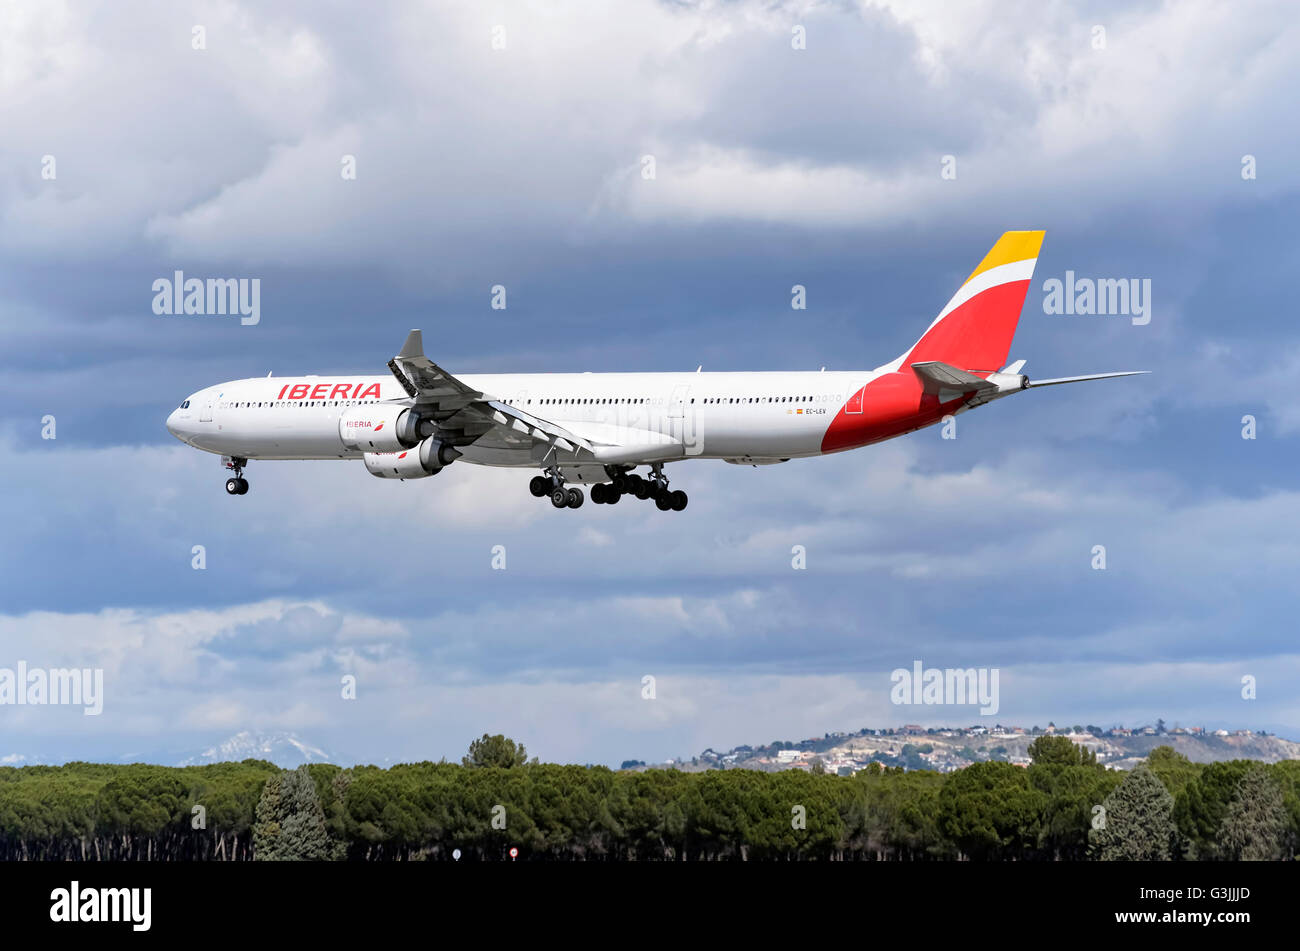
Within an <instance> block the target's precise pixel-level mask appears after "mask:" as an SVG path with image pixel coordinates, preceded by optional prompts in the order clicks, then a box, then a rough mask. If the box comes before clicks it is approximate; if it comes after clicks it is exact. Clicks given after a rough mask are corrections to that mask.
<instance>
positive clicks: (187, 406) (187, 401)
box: [181, 400, 190, 409]
mask: <svg viewBox="0 0 1300 951" xmlns="http://www.w3.org/2000/svg"><path fill="white" fill-rule="evenodd" d="M189 408H190V401H189V400H186V401H185V402H184V403H182V404H181V409H189Z"/></svg>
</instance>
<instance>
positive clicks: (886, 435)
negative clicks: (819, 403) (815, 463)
mask: <svg viewBox="0 0 1300 951" xmlns="http://www.w3.org/2000/svg"><path fill="white" fill-rule="evenodd" d="M964 400H965V397H964V396H962V397H959V398H957V399H955V400H949V401H948V402H946V403H940V402H939V397H937V396H934V395H932V394H927V393H926V392H925V390H924V388H923V387H922V385H921V381H920V379H919V378H918V377H917V375H916V374H915V373H913V372H912V371H911V370H910V369H906V370H902V371H900V372H898V373H886V374H885V375H884V376H881V377H877V378H876V379H874V380H872V381H871V382H870V383H868V384H867V385H866V386H864V387H863V388H862V389H860V390H859V391H858V392H857V393H854V394H853V396H851V397H850V398H849V400H848V402H847V403H845V404H844V406H842V407H840V411H839V412H838V413H837V414H836V415H835V418H834V419H833V420H831V424H830V426H829V427H828V428H827V430H826V435H825V436H823V437H822V452H839V451H840V450H843V449H856V448H857V447H859V446H869V445H871V444H872V443H873V442H880V441H881V440H884V439H892V438H893V437H894V436H901V435H903V433H910V432H911V431H912V430H914V429H921V428H922V427H924V426H929V425H930V424H931V423H937V422H938V421H939V420H941V419H943V417H944V416H945V415H946V414H948V413H951V412H952V411H953V410H955V409H957V408H958V407H960V406H961V404H962V402H963V401H964ZM859 401H861V405H862V412H860V413H850V412H848V410H849V408H850V407H853V408H855V409H856V408H857V406H858V403H859Z"/></svg>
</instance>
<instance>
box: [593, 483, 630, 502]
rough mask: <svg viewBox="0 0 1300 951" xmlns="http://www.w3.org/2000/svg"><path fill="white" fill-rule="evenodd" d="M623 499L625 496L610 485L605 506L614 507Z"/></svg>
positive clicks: (606, 489)
mask: <svg viewBox="0 0 1300 951" xmlns="http://www.w3.org/2000/svg"><path fill="white" fill-rule="evenodd" d="M592 494H593V495H594V494H595V492H594V490H593V492H592ZM622 497H623V494H622V493H621V492H619V491H618V489H616V488H614V487H613V486H612V485H609V486H606V487H605V504H606V505H614V504H615V503H617V502H618V500H619V499H621V498H622Z"/></svg>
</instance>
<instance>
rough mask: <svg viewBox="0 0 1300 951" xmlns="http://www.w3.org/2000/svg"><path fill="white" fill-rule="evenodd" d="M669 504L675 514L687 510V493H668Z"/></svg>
mask: <svg viewBox="0 0 1300 951" xmlns="http://www.w3.org/2000/svg"><path fill="white" fill-rule="evenodd" d="M668 504H669V505H670V506H672V510H673V511H674V512H680V511H681V510H682V509H684V508H686V493H685V492H683V491H682V490H681V489H677V490H676V491H675V492H669V493H668Z"/></svg>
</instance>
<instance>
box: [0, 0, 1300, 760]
mask: <svg viewBox="0 0 1300 951" xmlns="http://www.w3.org/2000/svg"><path fill="white" fill-rule="evenodd" d="M196 27H202V31H201V33H199V34H196V32H195V31H196ZM796 27H802V28H803V35H804V36H805V37H806V44H805V45H806V48H804V49H795V48H794V45H795V44H794V43H792V41H793V40H794V39H795V38H796V31H795V28H796ZM196 37H198V39H196ZM199 39H201V41H202V42H201V43H199ZM196 44H198V45H201V46H202V47H203V48H200V49H196V48H195V46H196ZM502 46H503V47H504V48H499V47H502ZM1298 79H1300V21H1298V20H1297V19H1296V17H1295V15H1294V9H1293V8H1292V7H1291V6H1290V5H1288V4H1283V3H1277V4H1271V3H1254V4H1250V5H1249V6H1247V5H1242V4H1216V3H1208V2H1195V0H1190V2H1185V3H1179V4H1174V5H1167V4H1161V3H1145V4H1136V5H1134V4H1130V3H1123V4H1119V3H1113V4H1112V3H1094V4H1077V3H1070V4H1067V3H1057V2H1048V3H1044V2H1041V0H1026V2H1022V3H1016V2H1008V0H998V2H992V0H990V2H970V3H963V4H959V5H953V4H950V3H945V2H940V0H935V2H925V0H920V2H906V3H904V2H858V3H851V2H839V3H830V2H811V0H809V2H798V3H793V2H792V3H780V2H772V0H764V2H761V3H760V2H754V3H750V2H698V3H697V2H686V0H677V2H670V0H659V2H653V0H624V2H620V3H618V4H611V3H606V2H601V0H589V2H564V0H553V2H547V3H542V2H536V3H523V2H520V3H513V2H469V0H465V2H460V3H428V4H418V3H391V4H387V3H385V4H373V5H369V6H367V7H366V8H365V9H362V8H358V7H357V6H356V5H351V4H346V5H345V4H342V3H337V4H331V3H317V2H305V0H304V2H296V3H295V2H289V3H281V4H277V5H276V6H275V8H274V10H271V9H268V8H267V7H266V6H265V5H263V4H252V3H237V2H224V3H170V2H161V0H160V2H157V3H148V2H125V3H123V2H111V3H110V2H104V3H94V2H77V3H67V4H61V3H56V2H46V0H42V2H23V0H18V2H12V3H7V4H5V5H4V6H3V7H0V128H3V134H0V449H2V450H3V454H2V455H0V460H2V461H0V468H2V473H3V477H4V491H3V493H2V494H0V525H3V527H4V542H5V544H4V545H3V548H2V549H0V667H14V666H15V665H16V664H17V663H18V662H19V661H26V662H27V664H28V665H30V666H43V667H62V666H77V667H98V668H102V669H103V670H104V677H105V697H104V710H103V713H102V715H100V716H98V717H86V716H83V715H82V713H81V710H80V709H78V708H71V709H70V708H52V707H14V706H3V707H0V759H7V761H9V762H31V761H36V760H40V761H46V762H57V761H61V760H65V759H71V758H85V759H99V760H110V761H111V760H116V759H119V758H132V757H137V756H148V757H167V756H172V755H173V754H174V755H175V756H176V757H177V758H179V757H180V756H182V755H188V754H190V753H192V752H194V751H196V750H202V749H204V748H206V747H208V746H211V745H212V744H213V743H216V742H218V741H220V740H222V739H224V738H225V737H227V736H230V735H231V734H234V733H236V732H238V731H240V730H245V729H249V730H263V731H292V732H295V733H297V734H298V735H299V736H301V737H303V738H304V739H306V740H308V741H309V742H311V743H313V744H315V745H317V746H320V747H323V748H324V749H326V750H329V751H331V752H333V753H335V755H336V756H338V757H339V758H341V759H361V760H372V761H387V760H395V759H426V758H431V759H437V758H439V757H442V756H447V757H455V756H458V755H459V754H460V753H461V752H462V751H463V750H464V748H465V746H466V745H467V743H468V742H469V740H470V739H471V738H473V737H474V736H477V735H479V734H481V733H483V732H493V733H495V732H503V733H506V734H508V735H510V736H513V737H515V738H517V739H519V740H521V741H523V742H524V743H525V744H526V745H527V747H528V749H529V751H530V752H531V753H535V754H537V755H539V756H541V757H542V758H544V759H551V760H557V761H575V762H604V763H613V764H617V763H618V762H620V761H621V760H623V759H627V758H637V759H645V760H662V759H664V758H666V757H670V756H681V755H690V754H691V753H694V752H698V751H699V750H701V749H703V748H704V747H707V746H713V747H717V748H723V747H729V746H732V745H734V744H739V743H760V742H767V741H770V740H772V739H776V738H786V739H797V738H801V737H805V736H810V735H821V734H822V733H824V732H826V731H833V730H853V729H857V728H859V727H862V726H886V725H891V724H902V723H910V722H921V723H927V724H934V725H937V724H941V723H974V722H978V721H979V720H980V717H979V714H978V711H977V710H976V709H974V708H970V707H959V708H941V707H940V708H916V707H907V706H896V705H894V704H891V703H890V700H889V688H890V680H889V674H890V671H891V670H893V669H894V668H896V667H900V666H901V667H910V666H911V664H912V663H913V661H915V660H921V661H922V662H923V663H924V664H926V665H927V666H937V667H968V666H984V667H997V668H999V670H1000V671H1001V698H1000V706H1001V709H1000V711H999V714H998V716H997V717H996V719H997V720H999V721H1001V722H1004V723H1015V724H1020V725H1024V726H1031V725H1033V724H1035V723H1038V724H1043V725H1045V724H1046V723H1047V722H1048V721H1049V720H1054V721H1055V722H1056V723H1058V724H1071V723H1076V722H1078V723H1098V724H1102V725H1112V724H1116V723H1124V724H1128V725H1133V724H1136V723H1144V722H1151V721H1154V719H1155V718H1156V717H1163V718H1164V719H1165V720H1166V721H1167V722H1168V723H1170V724H1173V723H1176V722H1177V723H1182V724H1183V725H1192V724H1204V725H1206V726H1208V727H1212V728H1213V727H1218V726H1228V727H1252V728H1256V729H1259V728H1264V729H1268V730H1272V731H1276V732H1279V733H1282V734H1283V735H1287V736H1290V737H1292V738H1298V737H1300V700H1298V699H1297V697H1298V696H1300V650H1298V649H1297V646H1296V640H1295V635H1294V629H1293V618H1294V616H1295V613H1296V604H1297V597H1296V594H1295V589H1296V566H1297V563H1298V559H1300V543H1297V539H1296V526H1297V524H1300V493H1297V491H1296V489H1295V487H1294V477H1293V473H1294V472H1295V469H1296V464H1297V462H1298V461H1300V453H1298V452H1297V441H1298V440H1300V410H1297V408H1296V404H1295V403H1294V402H1293V399H1294V390H1295V386H1294V383H1295V381H1296V378H1297V374H1298V373H1300V331H1298V330H1297V327H1296V315H1295V312H1294V304H1293V296H1294V295H1293V292H1291V291H1289V290H1288V289H1287V288H1288V287H1289V281H1290V277H1291V276H1292V275H1294V274H1295V273H1296V271H1297V265H1298V264H1300V260H1298V257H1300V242H1298V241H1297V229H1296V224H1295V222H1296V220H1297V214H1298V212H1300V201H1298V200H1297V196H1298V186H1300V175H1298V174H1297V160H1298V159H1300V141H1298V138H1300V132H1298V131H1297V125H1296V123H1295V121H1294V114H1293V109H1292V103H1293V101H1294V98H1295V95H1296V91H1297V88H1298V82H1297V80H1298ZM647 155H649V156H653V157H654V163H655V177H654V178H653V179H646V178H645V177H643V175H642V171H641V170H642V167H643V163H642V158H643V156H647ZM344 156H353V157H354V159H355V168H356V177H355V179H349V178H345V177H344V176H343V175H342V174H341V168H342V165H343V162H344ZM945 156H951V157H952V160H950V161H949V163H948V165H947V166H945ZM1248 156H1249V157H1251V158H1249V159H1247V157H1248ZM953 162H955V165H954V164H953ZM945 167H950V168H952V167H955V170H956V177H955V178H953V177H944V176H943V175H942V174H941V172H942V170H943V169H944V168H945ZM1248 168H1249V169H1253V173H1254V174H1253V177H1252V176H1251V175H1250V174H1249V173H1248V174H1246V175H1243V170H1244V169H1248ZM1013 228H1014V229H1039V228H1041V229H1045V230H1046V231H1047V239H1046V243H1045V244H1044V247H1043V252H1042V256H1041V257H1040V259H1039V263H1038V270H1037V274H1036V277H1035V282H1034V285H1033V286H1032V287H1031V289H1030V292H1029V296H1028V299H1027V301H1026V305H1025V310H1024V314H1023V317H1022V319H1021V323H1020V329H1019V333H1018V335H1017V338H1016V341H1015V344H1014V346H1013V348H1012V354H1011V355H1012V358H1013V359H1021V358H1023V359H1026V360H1027V361H1028V365H1027V367H1026V372H1028V373H1029V374H1030V375H1031V376H1038V377H1051V376H1063V375H1070V374H1079V373H1090V372H1099V371H1105V370H1124V369H1150V370H1153V371H1155V372H1154V373H1153V374H1152V375H1150V376H1147V377H1140V378H1134V379H1128V380H1118V381H1108V382H1104V383H1097V384H1085V385H1081V386H1077V387H1060V388H1051V389H1046V390H1041V391H1036V392H1033V393H1029V394H1023V395H1022V396H1020V397H1018V398H1016V399H1014V400H1008V401H1005V402H1002V403H999V404H997V405H996V406H993V407H988V408H985V409H982V410H980V411H979V412H977V413H971V414H968V415H965V416H962V417H960V419H959V425H958V435H957V438H956V439H952V440H944V439H942V438H941V435H940V432H939V431H938V430H937V429H932V430H927V431H924V432H921V433H918V434H915V435H912V436H909V437H905V438H903V439H900V440H896V441H894V442H891V443H887V444H884V445H881V446H878V447H875V448H870V449H866V450H859V451H857V452H852V453H845V454H840V455H837V456H832V457H828V458H824V459H815V460H805V461H796V462H791V463H789V464H787V465H784V466H777V467H769V468H761V469H753V468H739V467H734V466H728V465H725V464H723V463H721V462H695V463H692V464H690V465H683V466H682V467H680V470H679V471H675V472H674V471H671V470H670V474H671V475H672V477H673V480H674V483H675V485H676V486H678V487H682V488H685V489H687V490H688V491H689V493H690V497H691V505H690V508H689V509H688V510H687V511H686V512H685V513H682V514H674V513H667V514H665V513H661V512H659V511H658V510H656V509H654V508H653V507H652V506H649V505H646V504H640V505H638V504H631V505H629V504H623V505H620V506H617V507H607V506H585V507H584V508H583V509H582V510H581V511H578V512H556V511H554V510H553V509H552V508H551V507H550V506H549V505H547V504H545V503H544V502H540V501H538V500H536V499H533V498H532V497H531V496H530V495H529V494H528V492H527V489H526V483H527V475H525V474H520V473H514V472H509V471H497V470H487V469H479V468H474V467H471V466H469V465H459V466H452V467H450V468H448V469H447V470H446V471H445V472H443V473H442V474H441V475H439V476H438V477H437V478H436V479H430V480H426V481H416V482H411V483H396V484H394V483H389V482H384V481H380V480H377V479H373V478H371V477H370V476H368V475H367V474H366V472H365V471H364V470H363V469H362V468H361V467H360V466H359V465H356V464H343V463H305V462H303V463H294V462H276V463H254V464H253V465H252V466H250V468H249V472H248V476H249V478H250V481H251V483H252V491H251V492H250V493H249V494H248V495H247V496H246V497H238V498H231V497H228V496H227V495H226V494H225V492H224V491H223V488H222V482H223V474H222V471H221V469H220V466H219V462H218V460H217V458H216V457H214V456H210V455H207V454H204V453H199V452H196V451H194V450H191V449H188V448H186V447H183V446H181V445H180V444H179V443H177V442H176V441H175V440H174V439H173V438H172V437H171V436H170V435H168V433H167V432H166V430H165V429H164V428H163V420H164V418H165V417H166V416H167V414H168V413H169V412H170V410H171V409H172V408H173V407H174V406H175V405H176V404H177V403H178V402H179V401H180V400H181V399H182V398H183V397H184V396H185V395H187V394H188V393H190V392H192V391H194V390H196V389H199V388H200V387H202V386H205V385H208V384H210V383H214V382H218V381H221V380H228V379H237V378H242V377H250V376H263V375H265V374H266V373H267V372H274V373H275V374H276V375H289V374H298V373H333V372H339V373H365V372H373V373H382V372H384V364H385V362H386V361H387V360H388V359H389V357H391V356H392V355H393V354H394V353H395V352H396V350H397V348H398V347H400V345H401V342H402V340H403V337H404V335H405V333H406V331H407V330H408V329H409V328H411V327H421V328H423V330H424V339H425V345H426V350H427V351H428V352H429V354H430V355H431V356H432V357H433V358H434V359H436V360H437V361H438V362H439V363H440V364H442V365H443V366H445V367H447V368H448V369H449V370H451V371H452V372H463V373H473V372H483V371H500V372H505V371H545V370H554V371H581V370H592V371H600V370H651V371H668V370H682V369H694V368H695V367H696V366H697V365H698V364H703V365H704V367H705V368H706V369H709V370H743V369H769V370H776V369H790V370H794V369H816V368H817V367H820V366H823V365H825V366H828V367H829V368H832V369H837V370H838V369H858V368H862V369H865V368H871V367H874V366H877V365H879V364H881V363H884V362H886V361H887V360H889V359H891V358H893V357H894V356H895V355H897V354H898V353H899V352H901V351H902V350H903V349H904V348H905V347H907V346H908V345H909V344H910V343H911V342H912V341H913V340H914V339H915V338H916V337H917V336H918V335H919V334H920V332H921V331H922V330H923V329H924V328H925V326H926V325H927V324H928V323H929V321H930V320H931V319H932V317H933V316H934V315H935V314H936V313H937V312H938V310H939V309H940V308H941V307H942V306H943V304H944V303H945V302H946V301H947V299H948V297H949V296H950V295H951V294H952V292H953V291H954V290H955V289H956V287H957V286H958V285H959V284H960V283H961V281H962V280H963V279H964V278H965V276H966V274H967V273H969V271H970V270H971V269H972V268H973V267H974V265H975V264H976V263H978V261H979V260H980V258H981V257H982V256H983V254H984V252H985V251H986V250H987V249H988V247H989V246H990V245H991V244H992V242H993V241H994V240H995V239H996V237H997V236H998V235H999V234H1000V233H1001V232H1002V231H1004V230H1007V229H1013ZM177 269H180V270H183V271H184V272H185V273H186V274H187V275H191V276H220V277H248V278H254V277H255V278H258V279H260V281H261V286H262V319H261V322H260V323H259V324H257V325H256V326H241V325H240V323H239V321H238V320H231V319H220V318H167V317H159V316H155V315H154V313H153V312H152V309H151V302H152V299H153V292H152V290H151V284H152V282H153V281H154V280H155V279H157V278H160V277H170V276H171V274H172V272H173V271H174V270H177ZM1066 271H1073V272H1075V274H1076V275H1079V276H1084V277H1096V278H1137V279H1143V280H1147V279H1149V280H1150V281H1151V287H1152V319H1151V321H1150V323H1149V324H1147V325H1145V326H1135V325H1134V324H1133V323H1132V321H1130V320H1128V319H1126V318H1122V317H1081V316H1052V315H1049V314H1046V313H1045V312H1044V307H1043V301H1044V296H1045V295H1044V291H1043V288H1042V283H1043V281H1045V280H1047V279H1049V278H1052V277H1056V278H1062V277H1064V275H1065V273H1066ZM497 284H500V285H504V286H505V287H506V288H507V291H508V307H507V309H506V310H504V311H500V310H492V309H491V308H490V289H491V288H492V286H493V285H497ZM794 284H803V285H805V286H806V287H807V301H808V308H807V310H804V311H794V310H792V309H791V307H790V289H791V286H792V285H794ZM1247 415H1250V416H1252V417H1254V419H1255V420H1256V425H1257V438H1255V439H1253V440H1247V439H1243V438H1242V429H1243V422H1242V419H1243V417H1244V416H1247ZM46 416H53V417H54V418H55V421H56V435H57V438H55V439H42V438H41V433H42V419H43V418H44V417H46ZM195 545H203V546H204V547H205V550H206V565H207V566H206V569H204V570H194V569H193V568H192V567H191V560H192V557H193V556H192V554H191V552H192V549H193V546H195ZM497 545H503V546H505V549H506V553H507V556H506V557H507V568H506V570H504V571H498V570H493V569H492V549H493V547H494V546H497ZM796 545H802V546H804V548H805V549H806V552H807V568H806V570H795V569H793V568H792V564H791V558H792V556H791V550H792V547H793V546H796ZM1097 545H1104V546H1105V549H1106V562H1107V564H1106V569H1105V570H1094V568H1093V567H1092V564H1093V548H1094V546H1097ZM349 674H350V675H353V676H355V677H356V680H357V699H356V700H344V699H342V698H341V696H340V692H341V688H340V682H341V678H343V677H344V676H345V675H349ZM646 676H653V677H655V678H656V681H655V684H656V691H655V692H656V697H655V699H653V700H645V699H643V698H642V678H644V677H646ZM1247 676H1250V677H1254V678H1256V680H1257V697H1256V699H1253V700H1246V699H1243V698H1242V696H1241V694H1242V678H1243V677H1247Z"/></svg>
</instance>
